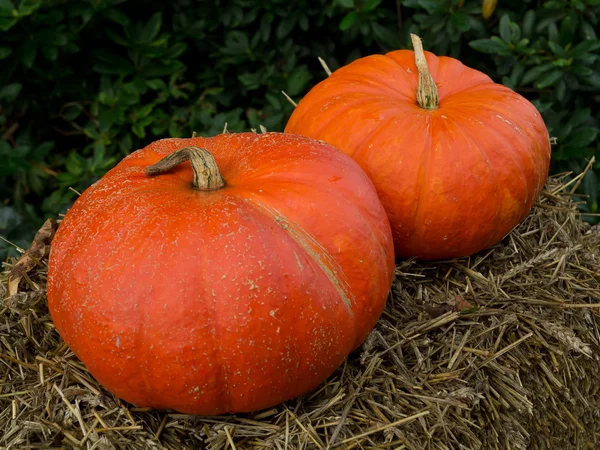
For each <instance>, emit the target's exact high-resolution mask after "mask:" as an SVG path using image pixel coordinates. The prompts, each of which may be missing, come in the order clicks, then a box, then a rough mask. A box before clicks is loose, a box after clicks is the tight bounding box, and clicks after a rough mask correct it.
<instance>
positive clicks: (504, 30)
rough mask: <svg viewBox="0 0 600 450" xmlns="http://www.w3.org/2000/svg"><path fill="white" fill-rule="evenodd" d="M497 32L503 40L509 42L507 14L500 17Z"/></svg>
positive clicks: (508, 18) (508, 19)
mask: <svg viewBox="0 0 600 450" xmlns="http://www.w3.org/2000/svg"><path fill="white" fill-rule="evenodd" d="M498 32H499V33H500V37H501V38H502V40H503V41H506V42H510V17H509V16H508V14H504V15H503V16H502V18H501V19H500V24H499V28H498Z"/></svg>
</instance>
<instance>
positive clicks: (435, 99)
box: [410, 34, 440, 109]
mask: <svg viewBox="0 0 600 450" xmlns="http://www.w3.org/2000/svg"><path fill="white" fill-rule="evenodd" d="M410 38H411V40H412V44H413V48H414V50H415V64H416V65H417V70H418V71H419V86H418V88H417V103H418V104H419V106H420V107H421V108H424V109H437V107H438V106H439V103H440V100H439V96H438V90H437V86H436V85H435V81H433V77H432V76H431V74H430V73H429V68H428V67H427V60H426V59H425V52H424V51H423V44H422V43H421V38H420V37H419V36H417V35H416V34H411V35H410Z"/></svg>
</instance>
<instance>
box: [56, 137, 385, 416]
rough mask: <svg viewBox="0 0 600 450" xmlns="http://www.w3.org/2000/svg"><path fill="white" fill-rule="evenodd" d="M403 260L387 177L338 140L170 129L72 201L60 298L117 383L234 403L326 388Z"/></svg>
mask: <svg viewBox="0 0 600 450" xmlns="http://www.w3.org/2000/svg"><path fill="white" fill-rule="evenodd" d="M187 160H189V161H187ZM190 162H191V163H190ZM192 180H193V183H192ZM393 272H394V255H393V243H392V236H391V230H390V226H389V222H388V220H387V217H386V214H385V211H384V209H383V207H382V205H381V203H380V201H379V199H378V197H377V193H376V191H375V189H374V187H373V185H372V183H371V182H370V180H369V179H368V177H367V176H366V174H365V173H364V172H363V171H362V170H361V169H360V167H359V166H358V165H357V164H356V163H355V162H354V161H352V159H351V158H349V157H347V156H346V155H344V154H342V153H341V152H339V151H337V150H335V149H333V148H332V147H330V146H329V145H327V144H325V143H321V142H317V141H314V140H312V139H308V138H305V137H301V136H293V135H286V134H283V133H266V134H255V133H239V134H223V135H219V136H216V137H214V138H191V139H164V140H160V141H157V142H154V143H152V144H150V145H148V146H147V147H146V148H144V149H142V150H139V151H136V152H134V153H132V154H131V155H129V156H127V157H126V158H124V159H123V160H122V161H121V162H120V163H119V164H118V165H117V166H116V167H115V168H113V169H112V170H111V171H110V172H108V173H107V174H106V175H105V176H104V177H103V178H102V179H101V180H99V181H98V182H97V183H96V184H94V185H93V186H91V187H90V188H89V189H88V190H86V191H85V192H84V193H83V195H81V197H79V198H78V200H77V201H76V202H75V204H74V205H73V207H72V208H71V209H70V210H69V211H68V213H67V214H66V216H65V218H64V220H63V221H62V223H61V224H60V227H59V229H58V231H57V233H56V236H55V238H54V240H53V242H52V249H51V254H50V262H49V270H48V302H49V307H50V312H51V315H52V318H53V320H54V322H55V324H56V328H57V330H58V331H59V333H60V335H61V336H62V337H63V339H64V340H65V342H66V343H67V344H68V345H69V347H70V348H71V349H72V351H73V352H74V353H75V355H77V356H78V357H79V358H80V359H81V360H82V361H83V363H85V365H86V366H87V367H88V369H89V371H90V372H91V374H92V375H94V376H95V377H96V378H97V380H98V381H99V382H100V383H101V384H102V385H104V386H105V387H106V388H107V389H108V390H110V391H112V392H113V393H115V394H116V395H117V396H119V397H121V398H123V399H125V400H127V401H129V402H132V403H134V404H136V405H138V406H146V407H153V408H173V409H176V410H179V411H182V412H185V413H193V414H220V413H225V412H242V411H251V410H257V409H262V408H266V407H270V406H273V405H275V404H277V403H279V402H282V401H285V400H287V399H290V398H293V397H295V396H298V395H300V394H302V393H304V392H306V391H308V390H310V389H313V388H315V387H316V386H317V385H318V384H319V383H321V382H322V381H323V380H324V379H325V378H326V377H327V376H329V375H330V374H331V373H332V372H333V371H334V370H335V368H336V367H338V365H339V364H340V363H341V362H342V361H343V359H344V358H345V357H346V356H347V355H348V354H349V352H351V351H352V350H353V349H355V348H356V347H357V346H359V345H360V344H361V343H362V341H363V340H364V339H365V338H366V336H367V335H368V333H369V332H370V331H371V329H372V327H373V326H374V325H375V323H376V321H377V319H378V318H379V316H380V314H381V313H382V311H383V308H384V305H385V302H386V298H387V294H388V290H389V288H390V286H391V282H392V277H393Z"/></svg>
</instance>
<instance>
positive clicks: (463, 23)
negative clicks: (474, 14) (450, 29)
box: [450, 12, 471, 33]
mask: <svg viewBox="0 0 600 450" xmlns="http://www.w3.org/2000/svg"><path fill="white" fill-rule="evenodd" d="M450 22H451V23H452V25H454V27H455V28H456V29H457V30H458V31H460V32H462V33H465V32H467V31H469V30H470V29H471V23H470V21H469V16H468V15H467V14H464V13H461V12H457V13H454V14H452V16H450Z"/></svg>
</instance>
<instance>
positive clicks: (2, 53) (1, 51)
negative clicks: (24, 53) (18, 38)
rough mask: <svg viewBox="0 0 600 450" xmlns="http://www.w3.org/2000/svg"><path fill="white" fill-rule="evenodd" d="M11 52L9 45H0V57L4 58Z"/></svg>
mask: <svg viewBox="0 0 600 450" xmlns="http://www.w3.org/2000/svg"><path fill="white" fill-rule="evenodd" d="M11 54H12V49H11V48H9V47H0V59H6V58H8V57H9V56H10V55H11Z"/></svg>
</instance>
